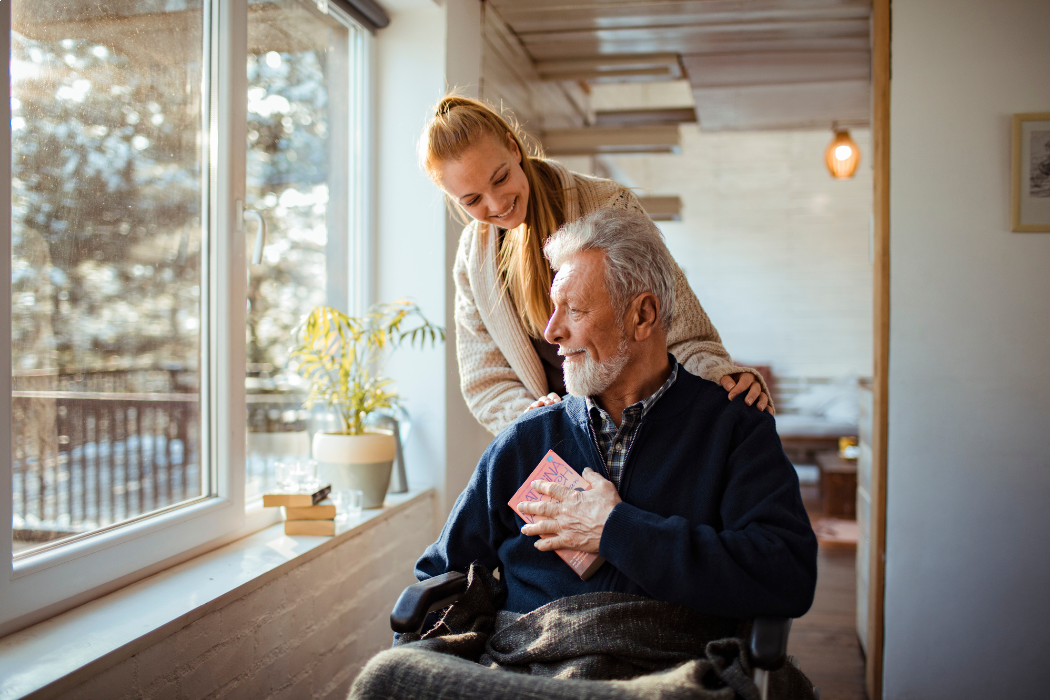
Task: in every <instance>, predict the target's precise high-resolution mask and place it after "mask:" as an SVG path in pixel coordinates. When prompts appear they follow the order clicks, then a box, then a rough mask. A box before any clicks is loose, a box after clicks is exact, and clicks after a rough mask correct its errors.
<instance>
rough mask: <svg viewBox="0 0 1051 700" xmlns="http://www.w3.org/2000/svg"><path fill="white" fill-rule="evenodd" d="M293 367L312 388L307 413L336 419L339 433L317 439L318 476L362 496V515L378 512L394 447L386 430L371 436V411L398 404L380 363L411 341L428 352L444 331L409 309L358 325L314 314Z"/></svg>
mask: <svg viewBox="0 0 1051 700" xmlns="http://www.w3.org/2000/svg"><path fill="white" fill-rule="evenodd" d="M295 338H296V344H295V345H294V346H293V348H292V353H291V357H290V360H291V362H292V363H294V364H295V369H296V372H298V373H299V375H300V376H302V377H303V378H304V379H306V380H307V383H308V385H309V394H308V396H307V400H306V402H305V403H304V406H305V407H306V408H308V409H309V408H312V407H313V406H314V405H317V404H321V405H325V406H328V407H329V408H330V409H331V410H332V411H333V413H335V415H336V416H337V418H338V420H339V423H340V426H341V430H340V432H338V433H322V432H318V433H315V435H314V440H313V445H312V447H313V453H314V459H315V460H317V462H318V476H319V477H320V478H321V479H322V480H323V483H331V484H332V488H333V489H339V488H353V489H359V490H360V491H362V492H363V493H364V495H365V496H364V503H363V505H364V507H365V508H378V507H379V506H381V505H383V498H384V496H385V495H386V493H387V486H388V484H389V483H390V473H391V464H392V463H393V461H394V452H395V448H396V445H395V441H394V435H393V434H392V433H391V431H389V430H379V429H370V428H369V427H368V426H367V425H366V419H367V418H368V416H369V414H370V413H372V412H373V411H377V410H380V409H384V408H391V407H392V406H395V405H396V404H397V402H398V395H397V394H396V393H395V392H394V391H393V389H392V386H391V385H392V384H393V383H394V380H392V379H388V378H386V377H383V376H382V374H381V371H382V363H383V360H385V359H386V357H387V355H388V354H389V352H390V351H392V350H394V349H395V348H397V347H399V346H401V345H402V344H403V343H405V342H406V341H407V342H408V344H409V345H410V346H412V345H415V344H416V343H417V341H418V342H419V345H420V347H421V348H422V347H425V346H426V344H427V342H428V341H429V342H430V344H431V346H432V347H433V346H435V345H437V344H438V342H439V341H444V340H445V331H444V330H443V329H442V328H441V327H439V326H435V325H434V324H432V323H431V322H430V321H428V320H427V319H426V318H425V317H424V315H423V313H422V312H421V311H420V308H419V307H418V306H417V305H416V304H414V303H412V302H409V301H405V300H401V301H396V302H394V303H389V304H376V305H375V306H373V307H372V308H370V309H369V310H368V312H367V313H366V314H365V315H364V316H361V317H358V318H356V317H352V316H348V315H347V314H345V313H343V312H341V311H339V310H337V309H334V308H332V307H330V306H318V307H315V308H314V310H313V311H311V312H310V315H309V316H307V318H306V320H305V321H304V322H303V323H302V324H301V325H300V326H299V327H298V328H297V329H296V331H295Z"/></svg>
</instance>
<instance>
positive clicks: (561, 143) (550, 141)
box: [540, 125, 681, 156]
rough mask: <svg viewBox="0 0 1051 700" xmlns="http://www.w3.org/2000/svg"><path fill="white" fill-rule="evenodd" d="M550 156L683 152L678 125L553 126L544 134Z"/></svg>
mask: <svg viewBox="0 0 1051 700" xmlns="http://www.w3.org/2000/svg"><path fill="white" fill-rule="evenodd" d="M540 142H541V143H542V144H543V145H544V152H545V153H546V154H547V155H549V156H593V155H601V154H606V153H679V152H681V149H680V144H679V127H678V126H674V125H671V126H634V127H597V126H592V127H585V128H582V129H550V130H548V131H545V132H544V133H542V134H541V135H540Z"/></svg>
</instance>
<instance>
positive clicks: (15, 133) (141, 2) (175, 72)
mask: <svg viewBox="0 0 1051 700" xmlns="http://www.w3.org/2000/svg"><path fill="white" fill-rule="evenodd" d="M164 7H169V8H176V9H173V10H171V11H165V10H164V9H163V8H164ZM202 17H203V14H202V8H201V2H200V0H184V1H183V2H177V3H157V2H154V1H153V0H123V1H121V2H106V3H99V2H66V3H52V2H37V1H32V0H15V2H14V3H13V7H12V27H13V29H12V32H11V109H12V111H11V116H12V118H11V129H12V171H13V172H12V181H11V187H12V250H13V260H12V273H11V287H12V289H11V291H12V351H13V367H12V374H13V388H14V391H13V392H12V404H13V425H12V430H13V442H14V444H13V450H14V454H13V463H14V468H13V478H14V484H13V486H14V551H15V553H16V555H17V554H19V553H26V552H27V551H29V550H31V549H33V548H36V547H38V546H41V545H43V544H44V543H48V542H51V543H53V542H56V541H59V540H63V539H68V538H70V537H74V536H77V535H79V534H82V533H87V532H91V531H93V530H97V529H98V528H103V527H107V526H110V525H113V524H116V523H120V522H123V521H127V520H129V519H131V518H136V517H138V516H140V515H142V514H144V513H148V512H150V511H154V510H157V509H160V508H164V507H167V506H170V505H172V504H175V503H178V502H181V501H185V500H187V499H191V498H195V497H198V496H201V495H202V494H204V493H206V492H207V490H208V486H207V481H206V479H204V478H203V477H202V474H203V472H202V464H201V459H202V457H201V452H202V450H201V424H200V408H199V404H200V395H199V394H200V386H201V381H200V349H201V326H202V320H203V319H202V316H201V270H202V265H203V264H204V263H203V259H202V227H201V216H202V209H201V203H202V196H203V194H204V193H203V188H202V123H203V114H202V89H201V85H202V75H203V73H202V62H203V59H204V54H203V48H202V47H203V36H202V27H203V21H202Z"/></svg>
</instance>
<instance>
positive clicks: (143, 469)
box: [11, 368, 201, 552]
mask: <svg viewBox="0 0 1051 700" xmlns="http://www.w3.org/2000/svg"><path fill="white" fill-rule="evenodd" d="M13 379H14V385H15V389H14V390H13V391H12V392H11V403H12V418H13V420H12V426H11V427H12V438H13V455H12V458H13V470H12V472H13V483H12V486H13V496H14V499H13V501H14V502H13V506H14V511H13V516H14V517H13V525H14V528H13V529H14V539H15V550H16V552H17V551H20V550H24V549H27V548H30V547H34V546H36V545H39V544H42V543H45V542H49V541H53V540H58V539H64V538H66V537H70V536H73V535H76V534H79V533H82V532H87V531H91V530H95V529H98V528H101V527H106V526H108V525H112V524H114V523H117V522H121V521H124V520H128V519H130V518H134V517H137V516H139V515H142V514H144V513H148V512H150V511H153V510H157V509H159V508H164V507H166V506H169V505H172V504H174V503H178V502H180V501H184V500H186V499H188V498H193V497H195V496H198V495H200V493H201V468H200V465H201V459H200V396H199V394H198V393H197V392H196V391H194V390H193V389H194V388H195V387H193V384H195V383H196V381H195V380H196V378H195V376H194V375H193V374H192V373H188V372H186V371H185V370H183V369H181V368H176V369H167V370H110V371H106V370H103V371H93V372H78V373H60V372H57V371H50V372H39V371H36V372H17V371H16V372H14V377H13ZM41 386H46V387H48V388H30V387H41ZM51 387H54V388H51Z"/></svg>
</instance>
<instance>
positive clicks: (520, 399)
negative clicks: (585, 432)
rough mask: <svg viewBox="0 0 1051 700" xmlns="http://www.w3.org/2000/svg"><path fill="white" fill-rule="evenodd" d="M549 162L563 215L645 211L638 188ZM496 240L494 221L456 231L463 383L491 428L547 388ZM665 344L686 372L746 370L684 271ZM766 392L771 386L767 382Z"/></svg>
mask: <svg viewBox="0 0 1051 700" xmlns="http://www.w3.org/2000/svg"><path fill="white" fill-rule="evenodd" d="M546 163H547V164H548V165H550V166H551V167H552V168H553V169H554V170H555V172H556V173H557V174H558V176H559V179H560V180H561V184H562V188H563V191H564V193H565V199H566V202H565V217H566V221H575V220H576V219H578V218H581V217H583V216H586V215H587V214H590V213H591V212H593V211H595V210H596V209H600V208H602V207H613V208H617V209H634V210H636V211H639V212H642V211H643V209H642V206H641V205H640V204H639V201H638V199H636V198H635V195H633V194H632V193H631V192H630V191H628V190H626V189H624V188H623V187H621V186H620V185H618V184H617V183H615V182H612V181H610V180H602V179H599V178H593V177H588V176H586V175H579V174H577V173H571V172H569V171H568V170H566V169H565V168H564V167H562V166H561V165H559V164H558V163H557V162H554V161H546ZM643 213H644V212H643ZM498 246H499V241H498V236H497V232H496V230H495V228H494V227H492V226H489V225H488V224H483V223H480V222H477V221H475V222H472V223H470V224H468V225H467V227H466V228H464V230H463V234H462V235H461V236H460V246H459V249H458V250H457V251H456V262H455V263H454V265H453V278H454V283H455V285H456V314H455V316H456V357H457V360H458V361H459V363H460V389H461V391H463V396H464V399H466V400H467V406H468V407H469V408H470V410H471V413H473V414H474V417H475V418H477V419H478V421H479V422H480V423H481V424H482V425H483V426H485V427H486V428H487V429H488V430H489V431H490V432H492V433H493V434H494V435H495V434H496V433H499V432H500V431H501V430H503V429H504V428H506V427H507V426H508V425H510V424H511V423H512V422H513V421H514V420H515V419H516V418H518V416H520V415H521V414H522V412H523V411H525V410H526V408H527V407H528V406H529V404H531V403H533V401H535V400H536V399H537V398H539V397H541V396H543V395H544V394H546V393H548V387H547V379H546V378H545V376H544V368H543V366H542V365H541V363H540V358H539V357H537V354H536V350H535V349H534V348H533V344H532V342H531V341H530V339H529V335H528V334H527V332H526V330H525V326H523V325H522V321H521V319H520V318H519V316H518V313H517V312H516V311H515V308H514V305H513V304H512V303H511V299H510V297H509V296H508V295H507V293H506V292H505V291H504V289H503V285H502V282H501V279H500V273H499V271H498V268H497V253H498ZM668 350H669V351H671V353H672V354H673V355H675V358H676V359H677V360H678V361H679V362H680V363H681V364H682V365H683V366H684V367H685V368H686V369H687V370H688V371H690V372H692V373H693V374H696V375H698V376H700V377H703V378H705V379H710V380H712V381H715V382H717V381H719V379H720V378H722V377H723V376H724V375H726V374H733V373H736V372H745V371H750V370H748V369H747V368H745V367H738V366H736V365H735V364H734V362H733V360H731V359H730V355H729V353H727V352H726V348H724V347H723V345H722V341H720V340H719V334H718V332H716V330H715V327H714V326H712V322H711V321H709V320H708V315H707V314H706V313H704V309H702V308H701V305H700V303H699V302H698V301H697V297H696V296H694V294H693V291H692V290H691V289H690V286H689V284H688V283H687V281H686V276H685V275H684V274H683V273H682V271H681V270H678V271H677V275H676V284H675V316H674V318H673V320H672V327H671V330H670V332H669V333H668ZM751 371H752V372H753V374H755V375H756V377H758V378H759V381H760V382H762V377H760V376H759V374H758V373H757V372H754V370H751ZM763 391H767V393H769V391H768V390H767V388H766V386H765V385H764V386H763Z"/></svg>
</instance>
